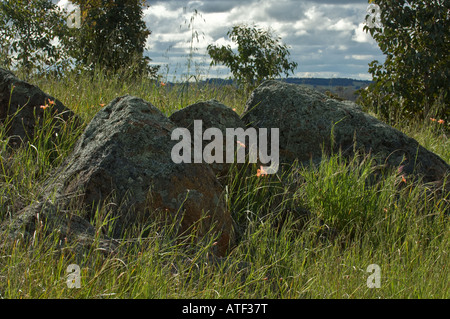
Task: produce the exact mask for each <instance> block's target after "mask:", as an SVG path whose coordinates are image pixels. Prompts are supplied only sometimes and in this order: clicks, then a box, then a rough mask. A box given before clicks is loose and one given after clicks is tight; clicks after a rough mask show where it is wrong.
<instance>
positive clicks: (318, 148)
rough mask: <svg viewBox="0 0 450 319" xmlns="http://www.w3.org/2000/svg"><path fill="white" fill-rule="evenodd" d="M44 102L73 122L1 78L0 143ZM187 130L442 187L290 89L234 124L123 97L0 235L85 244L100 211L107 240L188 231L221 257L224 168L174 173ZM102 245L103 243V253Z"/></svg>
mask: <svg viewBox="0 0 450 319" xmlns="http://www.w3.org/2000/svg"><path fill="white" fill-rule="evenodd" d="M11 92H12V95H11ZM46 100H51V101H55V111H56V112H58V113H63V114H64V115H65V116H75V115H74V114H73V113H72V112H71V111H70V110H68V109H67V108H66V107H64V106H63V105H62V103H61V102H59V101H58V100H57V99H55V98H53V97H51V96H48V95H46V94H45V93H43V92H42V91H40V90H39V88H37V87H35V86H33V85H30V84H27V83H25V82H23V81H20V80H19V79H17V78H16V77H14V75H13V74H12V73H10V72H8V71H5V70H1V69H0V120H1V121H3V123H6V122H5V119H6V118H8V119H9V120H8V127H6V133H7V135H6V136H8V137H9V138H15V137H18V138H16V139H15V140H14V143H18V142H19V141H20V142H23V141H26V139H27V136H28V137H29V136H32V135H30V134H31V132H33V131H34V127H33V125H35V124H36V123H39V121H36V119H35V117H39V116H40V115H41V113H40V110H41V109H40V105H42V104H43V103H46ZM12 115H14V116H12ZM31 115H33V117H31ZM11 118H13V120H12V121H11ZM194 120H202V124H203V130H206V129H208V128H212V127H214V128H218V129H220V130H222V131H223V132H224V133H225V130H226V128H230V127H233V128H248V127H254V128H278V129H279V154H280V163H281V164H286V165H290V164H292V163H293V162H294V161H295V160H298V161H300V162H303V163H305V164H306V165H308V164H310V163H311V161H312V162H318V161H320V159H321V157H322V154H323V153H322V151H323V150H325V151H329V152H333V151H336V150H339V149H340V150H341V151H342V153H343V154H344V155H348V156H351V155H352V154H354V152H355V151H357V150H363V151H365V152H371V153H372V154H374V155H375V154H376V155H377V156H378V157H379V158H380V160H382V161H384V164H386V165H387V166H391V167H398V166H399V165H402V166H403V171H404V173H405V174H412V175H414V176H417V177H419V176H420V177H423V178H424V180H425V181H437V180H440V179H443V178H444V176H445V174H446V173H448V172H450V167H449V165H448V164H447V163H446V162H445V161H443V160H442V159H441V158H439V157H438V156H437V155H435V154H433V153H432V152H430V151H428V150H426V149H425V148H423V147H422V146H420V145H419V144H418V143H417V141H415V140H414V139H412V138H409V137H407V136H406V135H404V134H403V133H401V132H399V131H398V130H396V129H394V128H392V127H390V126H388V125H386V124H384V123H382V122H380V121H379V120H377V119H375V118H374V117H372V116H370V115H368V114H366V113H364V112H363V111H361V110H360V108H359V107H358V106H357V105H356V104H354V103H351V102H345V101H337V100H334V99H330V98H329V97H327V96H326V95H323V94H321V93H318V92H316V91H313V90H310V89H307V88H303V87H301V86H297V85H290V84H286V83H282V82H278V81H267V82H265V83H263V84H262V85H261V86H259V87H258V88H257V89H256V90H255V91H254V92H253V93H252V95H251V97H250V99H249V100H248V102H247V105H246V109H245V111H244V114H243V116H242V117H240V116H239V115H238V114H237V113H236V112H235V111H234V110H233V109H232V108H231V107H228V106H225V105H223V104H221V103H220V102H218V101H215V100H210V101H203V102H199V103H196V104H193V105H190V106H187V107H186V108H183V109H181V110H179V111H177V112H175V113H173V114H172V115H171V116H170V117H169V118H168V117H166V116H165V115H164V114H163V113H162V112H161V111H160V110H159V109H158V108H157V107H155V106H153V105H152V104H151V103H149V102H147V101H144V100H142V99H140V98H137V97H133V96H129V95H126V96H122V97H119V98H116V99H114V100H113V101H111V102H110V103H109V104H108V105H107V106H105V107H104V108H102V109H101V110H100V111H99V112H98V113H97V114H96V115H95V117H94V118H93V119H92V121H91V122H90V123H89V124H88V125H87V127H86V128H85V130H84V132H83V134H82V135H81V137H80V138H79V140H78V141H77V143H76V145H75V147H74V149H73V151H72V153H71V154H70V155H69V156H68V158H67V159H66V160H65V161H64V163H63V164H62V165H60V167H58V168H56V169H55V172H54V175H53V176H52V178H49V179H48V182H47V184H46V185H45V187H44V190H43V192H42V193H43V194H44V196H43V197H42V198H41V199H40V200H39V202H37V203H35V204H33V205H30V206H28V207H26V208H24V209H23V210H21V211H19V212H17V213H16V214H15V216H13V218H12V220H8V221H7V222H6V221H5V222H4V223H3V224H4V226H5V224H7V225H6V226H7V227H8V229H9V230H10V232H11V233H12V234H22V235H24V234H25V235H31V234H32V233H33V232H34V230H35V228H36V225H38V224H39V222H42V221H44V220H45V221H46V222H47V224H48V225H49V227H48V229H49V230H53V229H55V228H57V229H58V230H59V231H60V232H61V234H62V236H64V237H65V238H74V239H78V240H80V239H81V240H85V241H89V239H91V238H93V236H94V235H95V231H96V230H95V228H94V226H93V225H92V224H90V221H91V220H93V218H94V215H95V214H96V213H98V211H99V210H101V209H107V210H108V212H109V214H110V215H109V218H111V219H113V220H114V223H113V230H112V232H110V233H109V236H111V237H112V238H122V236H123V235H124V234H126V233H127V230H128V229H129V228H130V227H133V226H135V225H138V224H139V223H145V222H146V221H149V220H155V219H160V220H162V221H164V220H171V221H174V222H175V223H176V229H177V233H178V234H187V233H189V232H191V231H193V230H195V231H196V232H197V234H198V235H200V236H202V235H203V234H204V233H205V232H207V231H208V230H209V229H210V228H211V227H213V229H214V230H215V234H216V235H217V243H216V244H215V245H214V248H215V253H216V254H218V255H224V254H226V252H227V250H228V249H229V248H230V245H232V244H233V226H232V216H231V213H230V211H229V210H228V209H227V205H226V203H225V200H224V186H223V185H222V184H221V182H219V180H218V177H220V176H225V175H226V174H227V172H228V170H229V168H230V166H229V165H230V163H212V164H208V163H204V162H203V163H174V161H173V159H172V154H171V152H172V149H173V147H174V145H175V144H176V143H177V141H176V140H173V139H172V136H171V135H172V132H173V131H174V129H176V128H179V127H183V128H187V129H188V130H191V132H192V129H193V122H194ZM5 125H6V124H5ZM332 136H333V137H332ZM203 143H205V141H203ZM280 167H281V168H283V166H280ZM105 205H106V206H107V207H106V206H105ZM109 239H110V238H109V237H107V236H106V235H105V236H103V240H104V241H105V242H106V243H108V242H110V241H108V240H109ZM111 242H112V241H111Z"/></svg>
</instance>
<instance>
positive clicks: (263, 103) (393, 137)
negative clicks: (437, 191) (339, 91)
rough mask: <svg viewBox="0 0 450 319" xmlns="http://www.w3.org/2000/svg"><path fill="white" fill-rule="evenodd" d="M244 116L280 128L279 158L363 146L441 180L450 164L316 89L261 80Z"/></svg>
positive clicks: (383, 159)
mask: <svg viewBox="0 0 450 319" xmlns="http://www.w3.org/2000/svg"><path fill="white" fill-rule="evenodd" d="M243 120H244V122H245V123H246V124H247V125H251V126H253V127H256V128H261V127H264V128H279V133H280V140H279V146H280V163H287V164H292V163H293V162H294V160H298V161H299V162H302V163H304V164H306V165H308V164H309V163H310V161H311V160H312V161H313V162H315V163H318V162H320V160H321V158H322V150H324V151H325V152H328V153H330V152H337V151H339V150H341V151H342V154H343V155H344V156H352V155H353V154H354V152H355V151H357V150H362V151H364V152H365V153H369V152H370V153H371V154H372V155H375V156H376V157H377V158H378V161H379V164H383V165H384V164H386V166H388V167H391V168H398V167H400V166H401V169H402V173H403V174H407V175H413V176H414V177H422V178H423V180H424V181H425V182H432V181H438V180H441V179H442V178H443V177H444V176H445V174H446V173H448V172H450V166H449V165H448V164H447V163H446V162H445V161H444V160H442V159H441V158H440V157H439V156H437V155H436V154H434V153H432V152H430V151H428V150H427V149H425V148H424V147H422V146H421V145H419V143H418V142H417V141H416V140H414V139H412V138H410V137H408V136H406V135H405V134H403V133H402V132H400V131H398V130H396V129H394V128H393V127H391V126H389V125H387V124H385V123H383V122H381V121H379V120H378V119H376V118H375V117H373V116H370V115H369V114H367V113H365V112H363V111H361V109H360V107H359V106H358V105H356V104H355V103H353V102H349V101H337V100H335V99H331V98H329V97H328V96H326V95H324V94H322V93H319V92H317V91H314V90H311V89H308V88H305V87H302V86H299V85H293V84H287V83H283V82H279V81H266V82H264V83H263V84H261V85H260V86H259V87H258V88H257V89H256V90H255V91H254V92H253V93H252V95H251V97H250V98H249V100H248V101H247V105H246V109H245V111H244V115H243Z"/></svg>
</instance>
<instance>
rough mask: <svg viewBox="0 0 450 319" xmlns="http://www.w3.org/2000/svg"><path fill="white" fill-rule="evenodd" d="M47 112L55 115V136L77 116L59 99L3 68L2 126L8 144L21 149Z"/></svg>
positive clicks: (0, 86) (0, 87)
mask: <svg viewBox="0 0 450 319" xmlns="http://www.w3.org/2000/svg"><path fill="white" fill-rule="evenodd" d="M41 106H44V107H43V108H41ZM46 106H48V107H46ZM44 112H51V114H52V121H53V123H52V124H51V125H50V126H51V127H52V133H53V134H56V133H58V131H59V129H60V127H61V125H64V122H66V121H68V119H69V118H71V117H74V116H75V114H74V113H73V112H72V111H71V110H69V109H68V108H67V107H65V106H64V105H63V104H62V103H61V102H60V101H59V100H58V99H55V98H54V97H52V96H50V95H48V94H46V93H44V92H43V91H42V90H41V89H39V88H38V87H37V86H35V85H31V84H29V83H27V82H25V81H22V80H20V79H18V78H17V77H16V76H15V75H14V74H13V73H12V72H10V71H7V70H5V69H2V68H0V124H3V125H6V135H7V136H9V145H10V146H19V145H20V144H21V142H22V141H27V140H28V139H29V138H30V139H33V137H34V132H35V129H36V128H35V126H36V123H39V124H42V119H43V117H44ZM56 115H57V116H56Z"/></svg>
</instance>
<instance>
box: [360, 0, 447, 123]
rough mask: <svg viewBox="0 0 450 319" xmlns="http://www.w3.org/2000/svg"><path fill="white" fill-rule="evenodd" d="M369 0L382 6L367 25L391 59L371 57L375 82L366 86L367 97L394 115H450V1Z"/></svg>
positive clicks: (387, 115)
mask: <svg viewBox="0 0 450 319" xmlns="http://www.w3.org/2000/svg"><path fill="white" fill-rule="evenodd" d="M370 2H373V3H374V4H376V5H377V6H378V7H375V8H376V9H377V11H379V21H377V23H369V24H367V25H366V26H365V27H364V30H365V31H366V32H369V33H370V34H371V36H372V37H373V38H374V39H375V40H376V42H377V43H378V46H379V47H380V49H381V51H382V52H383V54H385V55H386V60H385V62H384V63H383V64H380V63H379V62H378V61H373V62H371V63H370V65H369V66H370V68H369V72H370V73H371V74H372V77H373V80H374V83H373V84H371V85H370V86H369V88H368V89H367V90H361V92H360V93H361V98H362V103H363V104H365V105H366V106H371V107H372V108H373V109H374V110H375V112H376V113H378V114H380V115H381V116H382V117H383V118H384V119H385V120H390V121H394V120H395V119H396V118H399V117H405V116H406V117H414V116H421V117H422V118H426V117H429V116H434V117H440V118H447V120H448V119H450V109H449V108H448V105H449V99H450V95H449V94H448V88H449V87H450V81H449V78H450V74H449V65H450V56H449V55H448V52H450V32H449V31H450V25H449V22H450V20H449V12H450V4H449V2H448V1H446V0H433V1H428V0H427V1H425V0H410V1H405V0H400V1H397V0H396V1H393V0H373V1H370ZM370 15H373V13H371V14H369V15H368V17H369V16H370ZM368 17H366V18H368ZM370 18H372V17H370ZM438 106H440V107H438Z"/></svg>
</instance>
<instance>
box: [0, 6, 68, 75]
mask: <svg viewBox="0 0 450 319" xmlns="http://www.w3.org/2000/svg"><path fill="white" fill-rule="evenodd" d="M66 32H67V28H66V26H65V18H64V15H63V13H62V12H61V11H59V10H57V6H56V5H55V4H53V3H52V1H50V0H10V1H1V2H0V44H1V52H0V57H1V59H2V61H1V64H2V65H3V66H5V67H7V68H11V67H17V68H22V69H23V70H24V71H25V73H27V74H29V73H31V72H32V70H34V69H37V70H38V71H44V70H49V69H50V68H52V69H53V70H54V69H55V68H58V67H62V65H63V62H64V61H66V60H65V58H67V56H65V55H64V53H63V52H62V50H60V46H59V45H57V44H55V42H54V39H55V37H62V36H63V34H65V33H66Z"/></svg>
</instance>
